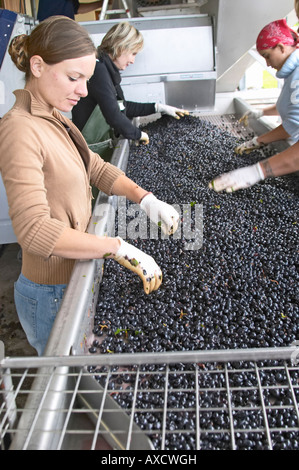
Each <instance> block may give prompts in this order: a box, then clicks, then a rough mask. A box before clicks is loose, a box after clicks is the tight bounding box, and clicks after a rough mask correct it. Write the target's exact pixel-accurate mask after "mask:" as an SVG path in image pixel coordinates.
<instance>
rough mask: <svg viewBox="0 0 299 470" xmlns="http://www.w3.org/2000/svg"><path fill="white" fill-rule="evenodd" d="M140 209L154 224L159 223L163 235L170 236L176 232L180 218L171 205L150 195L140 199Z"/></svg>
mask: <svg viewBox="0 0 299 470" xmlns="http://www.w3.org/2000/svg"><path fill="white" fill-rule="evenodd" d="M140 207H141V209H143V210H144V211H145V212H146V214H147V216H148V217H149V218H150V219H151V220H152V221H153V222H154V223H155V224H157V225H158V224H159V223H161V229H162V231H163V232H164V233H165V235H172V234H173V233H174V232H175V231H176V230H177V228H178V223H179V218H180V216H179V214H178V212H177V211H176V210H175V209H174V208H173V207H172V206H171V205H169V204H167V203H166V202H163V201H160V200H159V199H157V198H156V196H154V195H153V194H152V193H150V194H148V195H146V196H145V197H144V198H143V199H142V201H141V203H140Z"/></svg>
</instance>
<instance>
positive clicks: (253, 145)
mask: <svg viewBox="0 0 299 470" xmlns="http://www.w3.org/2000/svg"><path fill="white" fill-rule="evenodd" d="M257 139H258V137H254V138H253V139H251V140H248V141H247V142H243V144H241V145H238V147H236V148H235V153H237V154H238V155H243V153H250V152H253V151H254V150H256V149H258V148H260V147H263V145H264V144H263V143H261V142H258V141H257Z"/></svg>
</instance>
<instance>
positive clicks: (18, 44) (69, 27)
mask: <svg viewBox="0 0 299 470" xmlns="http://www.w3.org/2000/svg"><path fill="white" fill-rule="evenodd" d="M8 52H9V54H10V56H11V59H12V61H13V62H14V64H15V65H16V67H17V68H18V69H19V70H21V71H22V72H24V73H25V78H26V80H28V78H29V77H30V75H31V72H30V59H31V57H32V56H34V55H39V56H40V57H42V59H43V60H44V61H45V62H46V63H47V64H48V65H53V64H57V63H59V62H62V61H63V60H68V59H75V58H77V57H83V56H85V55H91V54H93V53H94V54H95V55H96V47H95V45H94V43H93V41H92V39H91V38H90V36H89V34H88V33H87V31H86V30H85V29H84V28H83V27H82V26H81V25H79V24H78V23H77V22H76V21H74V20H72V19H70V18H67V17H65V16H51V17H50V18H47V19H46V20H44V21H42V22H41V23H39V24H38V25H37V26H36V27H35V28H34V29H33V30H32V31H31V33H30V34H29V35H26V34H21V35H20V36H16V37H14V38H13V39H12V41H11V43H10V45H9V49H8Z"/></svg>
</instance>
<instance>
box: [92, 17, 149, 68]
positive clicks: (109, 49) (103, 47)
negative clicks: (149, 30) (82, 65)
mask: <svg viewBox="0 0 299 470" xmlns="http://www.w3.org/2000/svg"><path fill="white" fill-rule="evenodd" d="M142 47H143V36H142V34H141V33H140V32H139V31H138V30H137V29H136V28H135V27H134V26H133V25H131V24H130V23H129V22H127V21H124V22H122V23H118V24H116V25H114V26H112V28H111V29H109V31H108V33H106V35H105V36H104V38H103V40H102V42H101V44H100V46H99V47H98V53H99V54H100V53H101V52H105V53H106V54H108V55H109V56H110V57H111V59H112V60H115V59H117V58H118V57H119V56H120V55H121V54H122V53H123V52H125V51H129V52H136V53H137V52H139V51H140V50H141V49H142Z"/></svg>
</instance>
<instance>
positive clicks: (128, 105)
mask: <svg viewBox="0 0 299 470" xmlns="http://www.w3.org/2000/svg"><path fill="white" fill-rule="evenodd" d="M120 83H121V75H120V72H119V70H118V68H117V67H116V66H115V64H114V63H113V62H112V60H111V59H110V57H109V56H108V55H107V54H102V55H101V57H99V59H98V60H97V63H96V67H95V72H94V75H93V76H92V77H91V79H90V80H89V83H88V96H86V97H85V98H81V99H80V101H79V103H78V104H77V105H76V106H75V107H74V108H73V111H72V120H73V123H74V124H75V125H76V126H77V127H78V128H79V129H80V130H81V131H82V129H83V127H84V125H85V124H86V122H87V120H88V118H89V116H90V115H91V113H92V112H93V110H94V108H95V106H96V105H97V104H98V105H99V107H100V109H101V111H102V114H103V115H104V118H105V119H106V121H107V123H108V124H109V126H110V127H111V128H112V129H113V130H114V133H115V135H116V137H118V136H119V135H122V136H123V137H124V138H126V139H132V140H139V139H140V137H141V130H140V129H138V127H136V126H134V125H133V123H132V122H131V119H132V118H133V117H137V116H148V115H150V114H153V113H155V104H154V103H135V102H132V101H126V100H125V97H124V94H123V91H122V88H121V86H120ZM120 101H121V102H122V104H123V106H124V109H123V110H122V111H121V109H120V106H119V102H120Z"/></svg>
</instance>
